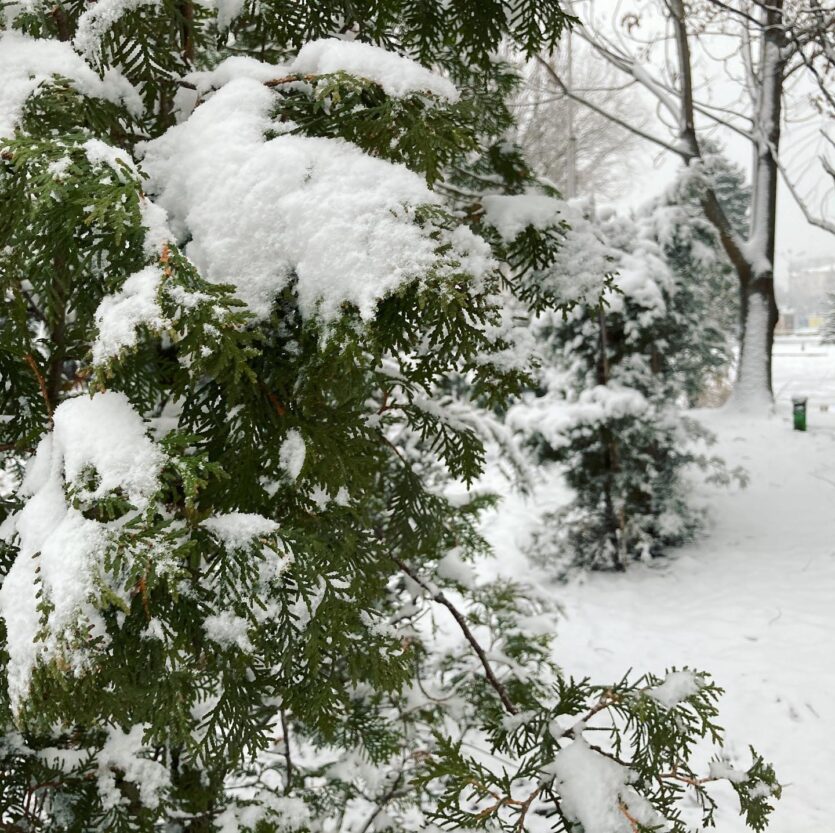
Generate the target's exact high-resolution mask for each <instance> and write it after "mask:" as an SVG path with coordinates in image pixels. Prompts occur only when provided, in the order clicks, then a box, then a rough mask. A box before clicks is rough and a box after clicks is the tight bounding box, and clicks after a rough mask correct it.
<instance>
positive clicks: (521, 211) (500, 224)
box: [481, 194, 565, 243]
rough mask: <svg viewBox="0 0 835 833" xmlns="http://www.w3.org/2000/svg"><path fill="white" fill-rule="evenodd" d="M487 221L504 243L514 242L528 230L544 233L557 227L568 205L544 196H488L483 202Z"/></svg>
mask: <svg viewBox="0 0 835 833" xmlns="http://www.w3.org/2000/svg"><path fill="white" fill-rule="evenodd" d="M481 205H482V207H483V208H484V219H485V221H486V222H487V223H489V224H490V225H491V226H493V227H494V228H495V229H496V231H498V233H499V236H500V237H501V238H502V240H503V241H504V242H505V243H510V242H512V241H513V240H514V239H515V238H516V237H518V236H519V235H520V234H521V233H522V232H523V231H524V230H525V229H526V228H527V227H528V226H533V227H534V228H537V229H545V228H548V227H549V226H555V225H557V224H558V223H559V222H560V220H561V219H562V215H564V213H565V203H564V202H562V200H556V199H554V198H553V197H546V196H545V195H544V194H514V195H510V194H488V195H487V196H484V197H482V198H481Z"/></svg>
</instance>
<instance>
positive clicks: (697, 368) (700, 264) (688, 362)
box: [641, 147, 750, 406]
mask: <svg viewBox="0 0 835 833" xmlns="http://www.w3.org/2000/svg"><path fill="white" fill-rule="evenodd" d="M709 149H710V151H711V152H710V153H705V157H704V162H703V163H702V164H701V165H699V166H691V167H689V168H684V169H682V171H681V173H680V175H679V177H678V179H677V180H676V181H675V182H674V183H673V185H672V186H671V187H670V188H668V189H667V190H666V192H665V193H664V194H663V195H662V196H661V197H660V198H659V199H657V200H654V201H652V202H651V203H650V204H648V205H647V206H646V208H645V209H644V210H643V211H642V212H641V213H642V216H643V217H644V218H646V220H647V222H648V223H649V225H650V231H649V233H650V234H651V235H652V237H653V238H654V239H655V240H656V241H657V242H658V243H659V245H660V247H661V253H662V256H663V258H664V261H665V262H666V264H667V266H668V268H669V269H670V272H671V274H672V282H673V297H672V298H671V302H670V304H669V305H668V320H669V324H670V328H669V330H668V333H667V338H666V340H665V343H664V344H663V345H659V349H660V351H661V352H662V354H663V356H664V371H663V372H664V373H665V375H668V376H670V375H672V376H675V377H676V378H677V380H678V383H679V384H680V385H681V391H680V395H683V397H684V399H685V401H686V404H688V405H690V406H694V405H698V404H701V403H703V402H705V400H707V401H711V400H712V401H714V403H716V402H715V400H716V399H717V398H719V399H721V398H722V396H723V393H724V392H726V391H728V390H729V389H730V386H729V380H728V376H729V373H730V371H731V368H732V366H733V361H734V352H735V349H736V347H737V344H738V342H739V329H740V317H739V316H740V311H739V288H738V285H737V279H736V275H735V273H734V270H733V267H732V266H731V264H730V262H729V261H728V257H727V255H726V254H725V252H724V250H723V248H722V245H721V243H720V241H719V238H718V234H717V232H716V230H715V228H714V227H713V226H712V225H711V224H710V223H709V222H708V221H707V220H706V219H705V218H704V212H703V211H702V208H701V204H700V199H701V192H702V190H703V188H704V184H705V182H709V183H710V185H711V187H712V189H713V191H714V193H715V194H716V195H717V198H718V199H719V201H720V202H721V204H722V207H723V210H724V211H725V214H726V216H727V217H728V219H729V221H730V222H731V223H733V226H734V228H735V229H737V231H738V233H739V234H740V235H741V234H743V233H744V231H745V228H746V224H747V222H748V212H749V208H750V189H748V188H747V187H746V185H745V179H744V175H743V173H742V171H741V170H739V169H738V168H736V167H735V166H734V165H732V164H731V163H730V162H728V160H727V159H726V158H725V157H724V156H723V155H722V154H721V153H720V152H719V149H718V148H713V147H710V148H709ZM716 404H718V403H716Z"/></svg>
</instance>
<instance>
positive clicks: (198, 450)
mask: <svg viewBox="0 0 835 833" xmlns="http://www.w3.org/2000/svg"><path fill="white" fill-rule="evenodd" d="M358 10H360V11H358ZM4 14H5V26H6V29H5V30H4V31H3V32H2V33H0V202H2V205H3V211H2V213H0V288H2V292H3V301H4V306H3V308H2V310H0V324H1V325H2V326H0V374H2V384H0V413H2V419H1V420H0V453H1V454H2V455H3V458H4V461H5V459H6V458H8V459H9V460H10V461H11V464H10V465H9V466H8V468H7V467H6V465H5V462H4V467H3V471H4V472H6V471H9V472H10V474H9V475H4V479H3V482H2V483H0V486H2V489H3V493H4V494H3V497H4V502H3V504H2V513H3V517H2V527H0V538H2V548H0V578H2V589H0V679H1V680H2V683H0V822H1V823H2V826H3V828H4V829H6V830H10V831H16V832H17V831H20V833H22V831H32V830H44V831H55V833H58V831H81V830H84V831H87V830H114V831H148V833H150V831H158V830H166V831H169V833H174V831H182V833H186V831H188V832H189V833H208V831H220V833H239V831H244V832H245V833H278V831H281V832H282V833H285V831H291V830H298V831H321V830H330V831H334V833H341V832H342V831H345V833H347V831H358V830H359V831H366V830H369V829H372V828H375V829H379V830H383V829H394V830H401V831H408V830H413V831H417V830H431V829H433V825H435V824H442V825H444V826H447V827H449V826H456V825H457V826H460V827H467V828H474V827H478V828H491V829H496V830H502V829H503V830H510V829H514V830H517V831H519V830H522V829H526V828H527V827H528V826H529V825H532V824H533V823H534V822H535V821H537V820H541V818H542V815H548V816H550V817H551V818H552V819H553V825H554V826H555V827H556V829H563V830H568V829H572V830H576V829H578V825H582V826H584V827H585V829H586V833H597V831H599V833H604V831H605V833H609V831H621V830H623V831H627V833H628V831H631V830H637V829H639V828H638V827H636V825H643V826H645V827H651V826H655V825H656V824H661V825H667V826H668V827H670V828H671V829H677V830H682V829H683V826H682V823H681V822H680V821H679V810H680V807H681V805H682V803H683V802H684V801H685V796H684V795H683V791H684V790H685V789H686V791H687V793H688V797H690V798H692V797H693V796H695V797H696V799H697V801H701V802H702V806H703V809H704V813H703V815H705V816H707V817H709V815H710V809H711V806H712V805H711V798H710V796H709V795H708V792H707V790H708V789H709V784H710V783H712V782H713V781H714V780H729V781H730V782H731V783H732V785H733V786H734V788H735V789H736V790H737V792H738V794H739V797H740V805H741V810H742V812H743V813H744V814H746V816H747V818H748V820H749V822H750V823H751V824H752V825H753V826H755V827H756V826H758V825H760V824H761V822H762V820H763V819H764V818H765V817H766V816H767V814H768V811H769V809H770V804H769V801H770V799H771V797H772V796H773V795H776V794H778V793H779V787H778V786H777V784H776V781H775V778H774V773H773V772H772V771H771V769H770V768H769V767H767V766H766V765H765V764H763V762H762V761H761V760H760V759H759V758H756V757H755V758H754V760H753V762H752V764H751V765H750V767H749V768H748V769H747V770H746V771H744V772H743V774H740V770H739V769H732V768H731V767H730V766H728V765H727V764H726V762H720V761H719V759H718V758H717V761H716V762H715V766H714V769H713V774H708V775H707V776H705V779H704V780H703V779H699V778H698V777H697V776H696V774H695V769H694V767H695V765H694V764H692V763H691V752H692V751H693V744H694V743H695V741H696V740H697V739H698V738H700V737H707V738H708V739H710V740H716V741H718V740H719V739H720V738H719V735H718V730H717V729H716V727H715V725H714V722H713V719H714V716H715V706H714V701H715V699H716V696H717V693H718V689H717V688H716V687H715V686H714V685H713V684H712V683H711V682H710V680H709V678H708V677H707V676H706V675H704V674H695V672H676V673H677V674H679V675H680V676H678V677H674V678H668V680H667V681H666V682H665V681H662V680H661V679H657V678H653V677H646V678H642V679H640V680H638V681H633V682H629V681H626V680H624V681H620V682H618V683H616V684H613V685H611V686H605V687H596V686H592V685H590V684H589V683H588V682H586V681H582V682H575V681H572V680H570V679H569V678H567V677H566V676H564V675H563V673H562V672H561V671H560V670H559V669H558V668H557V667H556V666H555V665H554V663H553V662H552V660H551V658H550V653H549V641H548V634H547V633H543V632H542V631H541V628H540V629H539V630H536V629H535V628H533V627H532V623H534V622H535V621H536V618H537V617H536V615H535V614H536V613H537V612H538V605H537V603H535V601H534V599H535V596H534V595H533V594H527V595H526V591H525V589H524V588H523V587H522V586H521V585H520V586H508V585H507V584H505V583H491V582H486V581H483V580H480V579H479V578H478V576H477V575H475V574H474V571H473V570H472V569H471V567H470V562H472V561H473V559H474V558H475V557H476V556H477V555H478V554H479V553H480V552H482V551H483V550H484V548H485V546H486V544H485V542H484V540H483V539H482V537H481V536H480V534H479V531H478V515H479V512H480V510H481V509H482V508H483V507H484V506H485V505H487V504H488V503H489V502H490V501H491V500H492V498H490V497H486V496H478V495H475V496H474V495H466V496H465V497H464V498H463V499H459V498H452V497H450V496H449V493H448V492H449V490H448V488H447V487H448V486H449V484H450V481H452V480H456V481H459V482H463V483H464V484H465V485H467V484H470V483H472V481H473V480H474V479H475V478H476V477H477V476H478V475H479V473H480V472H481V469H482V464H483V459H484V442H485V441H486V439H495V438H496V437H501V435H502V427H501V426H500V425H499V424H498V423H497V421H496V420H495V418H494V417H493V416H492V413H493V410H492V409H495V408H497V407H498V406H505V405H506V403H507V402H508V400H509V398H510V397H511V396H513V395H514V394H516V393H518V392H519V391H520V390H522V389H523V388H524V387H525V386H527V385H529V384H530V383H531V361H530V356H529V350H530V347H531V344H530V330H529V328H528V327H527V315H528V312H529V309H530V308H533V309H536V310H540V311H542V310H545V309H554V308H555V305H557V307H558V308H559V309H560V310H561V309H567V308H569V307H570V306H571V305H572V304H576V303H578V302H579V301H580V300H581V299H582V298H585V297H587V295H588V294H589V293H592V294H593V293H595V292H598V293H599V278H600V275H599V272H597V271H596V270H595V269H591V268H590V269H589V270H588V273H587V275H586V276H585V277H584V278H583V280H582V282H578V281H577V280H576V276H574V277H572V278H571V280H570V281H568V282H566V281H565V280H563V269H562V266H561V264H562V263H563V262H564V261H565V259H566V258H567V257H577V256H581V254H582V252H581V251H580V250H581V249H582V246H579V247H578V246H575V247H574V248H571V245H572V243H573V242H574V243H576V239H575V238H566V237H564V235H565V234H566V227H565V223H564V219H565V217H564V216H563V214H564V210H565V207H564V205H563V204H562V203H560V202H559V201H558V200H556V199H555V198H554V195H553V194H551V193H548V189H547V188H544V187H543V188H539V187H537V183H536V182H535V181H534V180H533V178H532V176H531V175H530V172H529V171H528V169H527V167H526V165H525V163H524V160H523V159H522V158H521V156H520V155H519V153H518V150H517V149H516V148H515V147H513V146H512V145H511V144H509V143H508V142H507V140H506V134H507V130H508V128H509V127H510V126H511V119H510V116H509V113H508V110H507V109H506V107H505V106H504V101H503V99H504V96H505V94H506V93H507V92H508V90H509V89H510V88H511V87H512V85H513V84H514V77H513V75H512V73H510V72H509V71H508V70H507V68H506V67H505V66H504V65H503V64H502V63H501V62H499V61H497V60H496V59H495V57H494V53H495V51H496V49H497V48H498V46H499V45H500V42H501V41H502V40H503V39H505V38H506V39H510V40H511V41H512V42H514V43H515V44H516V45H517V46H518V47H519V48H521V49H523V50H526V51H528V52H533V51H535V50H538V49H540V48H543V47H549V46H552V45H553V42H554V40H555V39H556V37H557V36H558V35H559V31H560V29H561V27H562V24H563V22H564V15H563V12H562V11H561V10H560V8H559V6H558V5H557V4H556V3H554V2H542V0H536V1H535V2H532V1H531V0H508V2H498V3H489V4H480V3H479V4H472V3H470V4H467V3H465V4H447V3H425V2H411V0H403V1H402V2H400V1H399V0H389V1H388V2H384V3H375V4H356V3H334V2H293V3H289V4H281V3H279V4H262V3H256V2H250V0H243V2H241V1H240V0H238V1H237V2H236V0H222V2H218V3H217V4H193V3H191V2H188V0H186V2H182V3H181V2H177V3H169V2H145V0H99V2H96V3H92V4H88V3H68V4H58V5H55V6H44V5H39V4H37V3H26V4H21V5H13V6H10V7H9V6H7V7H6V9H5V12H4ZM355 14H357V15H360V14H361V16H353V15H355ZM335 34H339V35H341V37H330V36H332V35H335ZM380 44H387V45H389V46H397V47H398V48H399V51H397V50H386V49H383V48H382V47H381V46H380ZM418 59H419V60H418ZM563 244H565V245H563ZM586 278H588V281H586ZM641 281H642V278H641V277H640V275H639V276H637V277H636V281H635V290H634V291H635V292H636V293H638V292H639V291H640V292H642V293H643V294H642V295H641V298H642V299H643V300H642V301H641V303H651V302H652V298H653V297H654V296H653V291H654V290H652V287H651V286H650V284H649V283H648V282H646V281H644V283H641ZM612 303H615V299H614V297H613V299H612ZM613 397H614V398H616V395H615V394H613ZM601 401H602V400H601ZM613 402H614V399H612V402H610V403H609V405H613ZM639 405H640V402H639V401H638V399H637V398H636V397H635V396H634V395H628V396H625V397H624V398H623V402H621V404H619V405H617V407H618V408H626V409H629V408H633V407H638V406H639ZM599 406H600V403H599V402H591V403H590V404H589V407H591V408H595V407H599ZM607 407H608V405H607ZM16 467H21V468H23V469H24V470H25V471H24V473H23V476H22V477H20V478H19V477H18V476H17V472H16V471H15V468H16ZM450 628H452V629H453V630H452V632H450ZM682 674H683V675H684V676H681V675H682ZM688 681H689V682H688ZM587 729H589V730H599V729H603V730H604V733H603V734H602V735H601V733H600V732H592V731H589V732H588V733H587V732H586V730H587ZM606 731H608V732H609V733H610V735H607V734H606V733H605V732H606ZM601 737H603V738H604V739H605V738H608V739H606V740H604V741H602V742H601V740H600V739H601ZM465 743H466V744H468V745H467V746H466V750H470V749H471V746H472V745H475V746H476V748H477V750H480V751H477V752H476V753H474V754H473V755H470V753H469V751H463V750H464V749H465V747H464V744H465ZM508 760H510V764H508ZM704 764H705V771H707V765H708V764H707V761H705V762H704ZM754 785H756V786H754ZM762 785H765V786H764V787H763V786H762ZM592 798H593V799H594V802H593V804H592V803H591V799H592Z"/></svg>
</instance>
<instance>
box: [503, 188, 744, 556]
mask: <svg viewBox="0 0 835 833" xmlns="http://www.w3.org/2000/svg"><path fill="white" fill-rule="evenodd" d="M579 210H580V206H576V207H575V211H577V212H579ZM585 211H586V215H585V216H580V214H579V213H577V214H575V217H574V220H573V224H572V229H571V231H570V232H569V233H568V235H567V237H568V242H567V245H566V247H565V249H566V251H567V252H570V251H571V249H572V248H576V249H577V252H576V254H575V256H574V257H573V258H572V259H571V260H569V261H567V262H566V276H570V275H573V274H576V275H577V276H578V282H580V283H587V282H588V278H587V277H586V275H587V272H588V270H589V268H592V269H594V268H596V269H597V270H598V272H599V274H600V275H601V276H602V275H603V274H604V273H608V274H609V276H610V280H611V283H610V285H609V286H608V287H607V289H606V290H605V292H604V293H603V295H602V296H597V297H594V296H592V297H591V298H587V299H586V300H585V301H583V302H581V303H579V304H578V305H577V306H576V307H575V308H573V309H572V310H571V311H570V312H569V313H568V314H567V315H564V316H561V315H559V314H554V313H546V314H544V315H543V316H541V317H540V318H539V319H538V320H537V321H536V322H535V324H534V328H535V332H536V334H537V341H538V343H539V345H540V349H541V350H542V353H543V369H542V373H541V379H540V387H539V390H538V391H537V392H535V393H530V394H527V395H526V396H525V397H524V398H523V400H522V402H521V403H519V404H517V405H515V406H514V407H513V408H512V409H511V411H510V414H509V421H510V424H511V425H512V426H514V427H515V428H517V429H519V430H521V431H523V432H524V434H526V435H527V436H528V437H529V439H530V442H532V444H533V445H534V446H535V448H536V449H537V451H538V454H539V457H540V459H542V460H544V461H556V462H559V463H561V464H562V465H563V467H564V469H565V478H566V480H567V482H568V484H569V486H571V488H572V490H573V492H574V499H573V500H572V502H571V503H570V504H569V505H567V506H565V507H563V508H561V509H559V510H558V511H557V512H556V514H553V515H549V516H548V517H546V518H545V519H544V521H543V527H542V529H541V531H540V533H539V534H538V535H537V540H536V541H535V544H534V551H535V553H536V555H537V556H538V557H541V558H543V559H545V560H546V561H548V562H550V563H552V564H556V565H558V570H559V571H563V570H565V569H567V568H569V567H571V566H574V565H583V566H589V567H592V568H594V569H617V570H622V569H624V567H625V566H626V564H627V563H628V562H629V560H631V559H633V558H644V559H646V558H651V557H653V556H655V555H658V554H659V553H660V552H661V551H662V550H663V549H664V548H665V547H667V546H672V545H675V544H680V543H682V542H683V541H685V540H687V539H688V538H689V537H690V536H691V535H692V534H693V532H694V531H695V529H696V528H697V526H698V522H699V517H700V514H699V510H698V508H697V507H694V506H693V505H692V502H691V501H690V500H689V499H688V483H687V479H686V478H687V469H688V467H691V466H693V465H694V464H695V465H698V466H701V467H702V468H704V467H707V466H710V467H711V469H712V476H714V477H727V476H728V474H727V472H726V471H725V470H724V469H723V467H722V465H721V461H719V460H718V459H715V458H709V457H707V456H706V455H705V453H704V450H703V449H702V450H700V449H699V444H700V443H704V442H707V443H710V441H711V437H710V435H709V434H708V433H707V432H706V431H704V430H703V429H702V428H701V427H700V426H699V425H698V424H697V423H696V422H695V421H694V420H693V419H690V418H688V417H686V416H685V415H684V414H683V413H682V412H681V410H680V406H681V405H682V404H684V403H685V402H686V401H687V399H688V398H690V397H691V396H693V395H694V394H695V392H697V391H699V390H700V389H701V387H702V386H703V385H704V384H705V379H706V378H707V377H708V376H709V375H710V374H711V373H712V372H715V370H716V368H717V367H718V366H721V363H720V358H721V357H722V356H725V358H726V359H727V341H726V340H725V339H726V338H727V336H726V335H724V334H723V335H722V337H721V340H720V339H719V337H718V336H717V337H716V340H715V341H716V343H714V344H713V345H711V343H710V341H709V339H708V337H707V335H706V333H712V332H715V331H717V330H718V328H719V325H718V324H717V323H716V322H714V321H712V319H711V309H710V307H709V306H708V299H710V298H711V293H710V291H709V287H704V288H702V289H700V290H694V289H693V287H692V283H693V282H694V281H695V280H697V277H696V276H695V275H694V273H693V270H692V269H690V268H687V269H685V268H684V266H683V265H682V263H683V258H684V255H683V253H682V251H683V248H684V247H685V242H682V240H683V238H684V239H686V241H687V242H686V245H687V246H689V247H690V248H689V249H688V251H692V248H693V246H694V245H695V243H694V241H693V240H690V239H689V238H686V233H687V228H688V227H687V225H686V223H685V222H684V220H683V219H682V217H683V216H685V215H684V208H683V207H682V206H681V205H678V206H676V205H675V204H670V203H668V202H666V201H661V202H659V203H658V204H656V205H655V206H653V208H652V210H648V211H647V212H646V214H645V215H644V216H641V217H639V218H637V219H632V218H627V217H622V216H619V215H617V214H615V213H613V212H611V211H609V210H605V211H601V212H599V213H597V214H595V212H593V211H592V209H591V208H589V207H586V208H585ZM574 237H576V238H578V240H582V245H579V246H578V245H577V244H576V243H573V241H572V238H574ZM659 237H660V238H662V240H663V245H659ZM671 252H673V253H675V255H676V258H677V259H675V260H673V259H671V256H670V255H671ZM601 279H602V277H601ZM700 322H701V323H700ZM697 325H698V326H697ZM700 335H702V336H705V339H704V341H703V343H702V345H701V346H700V347H699V348H698V349H697V348H694V346H693V339H694V338H698V337H699V336H700ZM723 349H724V350H725V353H723V352H722V350H723ZM703 354H707V358H705V357H704V356H703Z"/></svg>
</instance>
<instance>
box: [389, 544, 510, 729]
mask: <svg viewBox="0 0 835 833" xmlns="http://www.w3.org/2000/svg"><path fill="white" fill-rule="evenodd" d="M389 558H391V560H392V561H393V562H394V563H395V564H396V565H397V566H398V567H399V568H400V570H401V571H402V572H404V573H405V574H406V575H407V576H409V578H410V579H412V581H414V582H415V583H416V584H418V585H420V587H422V588H423V589H424V590H425V591H426V592H427V593H428V594H429V598H431V599H432V600H433V601H435V602H437V603H438V604H440V605H443V606H444V607H445V608H446V609H447V610H448V611H449V612H450V613H451V614H452V618H453V619H455V621H456V623H457V624H458V627H459V628H460V629H461V632H462V633H463V634H464V637H465V639H466V640H467V642H469V643H470V645H471V646H472V649H473V650H474V651H475V652H476V656H478V659H479V661H480V662H481V667H482V668H483V669H484V676H485V677H486V678H487V682H488V683H490V685H491V686H492V687H493V690H494V691H495V692H496V694H498V696H499V700H501V702H502V705H503V706H504V708H505V711H506V712H508V713H509V714H518V713H519V709H518V708H517V707H516V705H515V704H514V702H513V701H512V700H511V699H510V695H509V694H508V693H507V689H506V688H505V687H504V685H502V683H501V681H500V680H499V678H498V677H496V674H495V672H494V671H493V667H492V666H491V665H490V660H488V659H487V654H486V653H485V652H484V648H482V647H481V645H480V644H479V642H478V640H477V639H476V638H475V635H474V634H473V632H472V631H471V630H470V626H469V625H468V624H467V620H466V619H465V618H464V615H463V614H462V613H461V611H460V610H458V608H457V607H456V606H455V605H454V604H453V603H452V602H451V601H450V600H449V599H448V598H447V597H446V596H445V595H444V594H443V592H441V591H440V590H438V589H436V588H433V587H431V586H430V585H428V584H427V583H426V582H425V581H424V580H423V579H422V578H421V577H420V576H419V575H418V574H417V573H416V572H415V571H414V570H413V569H412V568H411V567H410V566H409V565H408V564H406V563H405V562H403V561H401V560H400V559H399V558H397V556H395V555H391V554H390V555H389Z"/></svg>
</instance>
